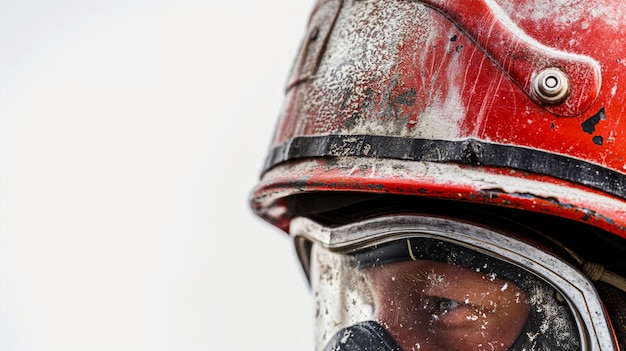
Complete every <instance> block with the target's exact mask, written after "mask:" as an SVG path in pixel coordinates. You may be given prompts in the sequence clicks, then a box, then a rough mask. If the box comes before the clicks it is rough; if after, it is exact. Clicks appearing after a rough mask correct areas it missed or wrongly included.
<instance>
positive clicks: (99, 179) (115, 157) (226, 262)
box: [0, 0, 313, 351]
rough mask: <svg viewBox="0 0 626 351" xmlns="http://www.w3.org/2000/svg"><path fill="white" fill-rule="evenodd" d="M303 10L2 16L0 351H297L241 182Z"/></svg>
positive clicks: (265, 131)
mask: <svg viewBox="0 0 626 351" xmlns="http://www.w3.org/2000/svg"><path fill="white" fill-rule="evenodd" d="M312 3H313V2H312V0H305V1H293V0H289V1H287V0H270V1H259V0H229V1H217V0H202V1H201V0H197V1H194V0H176V1H174V0H169V1H143V0H48V1H45V0H5V1H2V2H0V350H2V351H17V350H20V351H21V350H34V351H47V350H55V351H60V350H81V351H83V350H88V351H96V350H307V349H312V345H311V343H312V340H313V336H312V304H311V301H310V296H309V291H308V290H307V285H306V282H305V279H304V276H303V275H302V273H301V271H300V269H299V267H298V266H297V263H296V258H295V255H294V253H293V250H292V243H291V241H290V240H289V239H288V237H287V236H286V235H284V234H282V233H280V232H278V231H277V230H275V229H274V228H271V227H270V226H269V225H267V224H265V223H264V222H262V221H261V220H259V219H257V218H256V217H254V216H253V215H252V213H251V211H250V210H249V208H248V205H247V201H248V195H249V193H250V191H251V189H252V187H253V186H254V185H255V183H256V181H257V179H258V175H259V171H260V169H261V165H262V162H263V158H264V157H265V153H266V150H267V147H268V144H269V141H270V138H271V134H272V130H273V126H274V122H275V119H276V117H277V113H278V110H279V107H280V104H281V102H282V92H283V85H284V82H285V80H286V78H287V74H288V71H289V69H290V66H291V62H292V60H293V58H294V56H295V54H296V51H297V47H298V46H299V41H300V39H301V37H302V36H303V34H304V31H305V28H306V21H307V19H308V14H309V11H310V9H311V7H312Z"/></svg>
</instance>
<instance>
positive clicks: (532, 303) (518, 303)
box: [291, 216, 616, 351]
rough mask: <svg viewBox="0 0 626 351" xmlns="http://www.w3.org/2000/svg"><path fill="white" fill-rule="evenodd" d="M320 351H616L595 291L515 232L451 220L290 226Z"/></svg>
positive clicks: (298, 220) (412, 218)
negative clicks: (312, 304)
mask: <svg viewBox="0 0 626 351" xmlns="http://www.w3.org/2000/svg"><path fill="white" fill-rule="evenodd" d="M291 234H292V235H293V236H294V239H295V242H296V247H297V250H298V254H299V256H300V259H301V261H302V263H303V266H304V267H305V270H307V274H308V275H309V278H310V281H311V285H312V288H313V290H314V293H315V299H316V331H317V338H316V342H317V348H316V349H317V350H324V351H326V350H329V351H330V350H344V351H349V350H366V351H368V350H371V351H373V350H404V351H409V350H425V351H431V350H459V351H466V350H566V351H567V350H584V351H587V350H616V346H615V343H614V336H613V333H612V331H611V328H610V325H609V322H608V317H607V316H606V313H605V310H604V308H603V306H602V304H601V300H600V297H599V296H598V294H597V292H596V290H595V288H594V287H593V285H592V284H591V283H590V281H589V280H588V279H587V278H586V277H585V276H584V275H583V274H582V273H580V272H579V271H578V270H577V269H575V268H574V267H572V266H571V265H569V264H568V263H566V262H565V261H563V260H561V259H559V258H557V257H555V256H554V255H552V254H550V253H548V252H546V251H544V250H542V249H539V248H538V247H536V246H533V245H531V244H529V243H526V242H523V241H520V240H517V239H515V238H512V237H511V236H506V235H504V234H501V233H498V232H495V231H492V230H488V229H485V228H482V227H478V226H475V225H472V224H468V223H463V222H457V221H453V220H449V219H443V218H437V217H426V216H387V217H379V218H375V219H370V220H366V221H362V222H358V223H354V224H349V225H345V226H341V227H325V226H323V225H320V224H318V223H316V222H314V221H312V220H310V219H307V218H302V217H301V218H296V219H293V220H292V222H291Z"/></svg>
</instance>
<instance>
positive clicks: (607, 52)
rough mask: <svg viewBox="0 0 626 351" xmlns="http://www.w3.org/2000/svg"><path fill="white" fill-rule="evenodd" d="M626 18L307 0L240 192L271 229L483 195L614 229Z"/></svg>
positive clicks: (567, 4) (615, 13)
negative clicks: (305, 17)
mask: <svg viewBox="0 0 626 351" xmlns="http://www.w3.org/2000/svg"><path fill="white" fill-rule="evenodd" d="M625 34H626V3H624V2H622V1H616V0H600V1H596V2H593V3H591V2H587V1H566V0H558V1H555V0H536V1H532V2H529V1H522V0H462V1H461V0H458V1H444V0H420V1H418V0H393V1H382V0H319V1H317V4H316V5H315V7H314V8H313V12H312V15H311V18H310V21H309V25H308V30H307V32H306V35H305V39H304V42H303V44H302V46H301V49H300V52H299V54H298V57H297V59H296V61H295V65H294V67H293V70H292V72H291V76H290V78H289V80H288V83H287V87H286V101H285V103H284V106H283V108H282V111H281V115H280V120H279V122H278V125H277V128H276V131H275V135H274V138H273V141H272V144H271V148H270V152H269V156H268V157H267V161H266V163H265V166H264V169H263V175H262V179H261V182H260V183H259V184H258V186H257V187H256V189H255V190H254V192H253V194H252V196H251V206H252V208H253V210H254V211H255V213H256V214H257V215H259V216H261V217H263V218H264V219H265V220H267V221H269V222H270V223H272V224H274V225H276V226H277V227H279V228H281V229H283V230H285V231H289V228H290V225H291V222H292V219H293V218H295V217H297V216H302V215H303V214H306V213H311V212H315V213H319V212H323V211H322V210H321V209H324V211H330V210H333V209H336V208H342V207H346V206H350V205H351V204H354V203H360V202H363V201H367V202H368V203H369V204H370V205H368V206H370V207H371V204H372V203H379V204H381V205H380V206H379V208H378V211H379V212H381V211H384V209H383V208H384V207H389V206H391V205H390V204H393V203H397V202H401V203H402V204H403V206H404V205H406V204H407V203H408V202H411V203H427V204H436V206H438V208H440V209H441V208H445V207H446V206H458V205H459V204H461V205H462V206H464V207H463V208H477V207H481V206H483V207H484V206H487V207H488V208H490V209H492V210H493V211H496V212H497V211H510V212H507V213H513V212H515V213H518V214H519V213H534V214H536V216H538V217H529V218H533V220H534V219H536V218H539V219H540V220H544V219H545V218H555V219H558V220H559V221H563V220H564V221H566V222H578V223H582V224H584V225H585V226H586V227H589V228H592V229H594V230H598V231H599V232H602V233H603V234H602V236H603V237H605V239H606V240H608V241H610V242H618V243H620V244H619V245H621V241H622V239H626V118H623V115H624V113H625V111H626V91H624V88H625V87H626V85H625V84H626V66H625V65H626V45H625V44H624V38H626V35H625ZM456 208H461V207H456ZM335 215H336V213H335ZM578 240H579V241H580V240H582V241H583V242H584V241H585V240H587V241H588V242H590V243H591V242H592V241H596V240H598V239H597V238H596V237H595V236H593V235H589V236H588V237H585V238H578ZM625 247H626V246H625ZM621 252H622V253H623V251H621Z"/></svg>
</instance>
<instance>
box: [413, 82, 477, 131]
mask: <svg viewBox="0 0 626 351" xmlns="http://www.w3.org/2000/svg"><path fill="white" fill-rule="evenodd" d="M450 82H455V81H452V80H451V81H450ZM433 101H434V102H433V103H432V104H431V105H430V106H428V107H427V108H426V109H425V110H424V111H423V112H422V113H421V114H420V115H419V116H418V119H417V125H416V127H415V129H414V132H413V133H410V132H408V130H405V134H406V135H407V136H413V137H416V138H426V139H456V138H458V137H459V135H460V125H459V124H460V121H462V120H463V118H464V117H465V114H466V109H465V106H464V105H463V100H462V98H461V92H460V88H459V87H458V86H456V85H452V86H451V87H450V89H449V90H448V92H447V95H446V96H445V98H440V99H438V98H437V97H435V98H434V99H433Z"/></svg>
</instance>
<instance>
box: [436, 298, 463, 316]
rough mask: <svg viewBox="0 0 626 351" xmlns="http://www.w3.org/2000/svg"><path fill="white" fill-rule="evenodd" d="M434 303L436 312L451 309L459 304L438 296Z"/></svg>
mask: <svg viewBox="0 0 626 351" xmlns="http://www.w3.org/2000/svg"><path fill="white" fill-rule="evenodd" d="M434 305H435V306H434V307H435V311H436V312H439V313H447V312H448V311H451V310H453V309H455V308H457V307H459V306H461V303H460V302H458V301H454V300H451V299H447V298H438V299H437V300H435V304H434Z"/></svg>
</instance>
